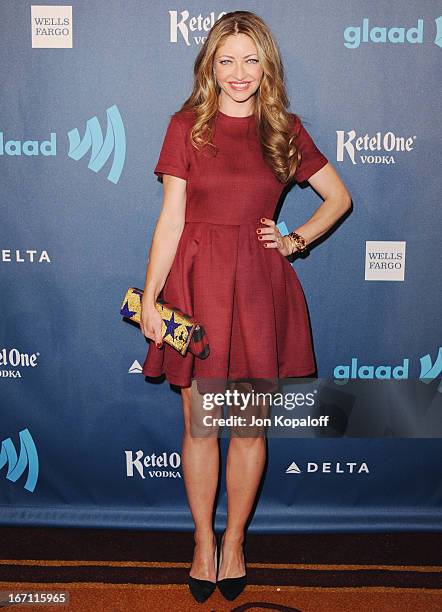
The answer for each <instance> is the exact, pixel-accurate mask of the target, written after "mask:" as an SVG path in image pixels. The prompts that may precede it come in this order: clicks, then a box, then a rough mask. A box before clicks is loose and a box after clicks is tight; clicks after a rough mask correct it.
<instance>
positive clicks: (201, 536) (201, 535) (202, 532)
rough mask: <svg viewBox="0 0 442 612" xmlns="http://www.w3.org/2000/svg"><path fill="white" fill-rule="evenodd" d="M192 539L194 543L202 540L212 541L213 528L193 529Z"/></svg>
mask: <svg viewBox="0 0 442 612" xmlns="http://www.w3.org/2000/svg"><path fill="white" fill-rule="evenodd" d="M193 539H194V541H195V543H196V544H199V543H203V542H212V541H215V540H216V537H215V533H214V531H213V529H195V531H194V533H193Z"/></svg>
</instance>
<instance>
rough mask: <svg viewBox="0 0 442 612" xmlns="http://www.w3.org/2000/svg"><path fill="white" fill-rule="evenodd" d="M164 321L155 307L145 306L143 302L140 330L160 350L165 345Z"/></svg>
mask: <svg viewBox="0 0 442 612" xmlns="http://www.w3.org/2000/svg"><path fill="white" fill-rule="evenodd" d="M162 323H163V320H162V318H161V315H160V313H159V312H158V310H157V309H156V308H155V306H153V305H150V304H149V305H147V304H146V305H144V304H143V302H141V316H140V328H141V331H142V333H143V335H144V336H146V338H150V339H151V340H153V341H154V342H155V344H156V345H157V347H158V348H161V347H162V345H163V338H162V335H161V326H162Z"/></svg>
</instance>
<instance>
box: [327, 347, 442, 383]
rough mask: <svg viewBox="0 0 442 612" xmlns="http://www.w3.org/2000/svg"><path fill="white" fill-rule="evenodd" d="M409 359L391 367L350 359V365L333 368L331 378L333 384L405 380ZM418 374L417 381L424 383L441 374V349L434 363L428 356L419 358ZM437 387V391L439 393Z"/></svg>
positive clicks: (440, 348) (407, 375) (441, 348)
mask: <svg viewBox="0 0 442 612" xmlns="http://www.w3.org/2000/svg"><path fill="white" fill-rule="evenodd" d="M409 364H410V360H409V359H404V360H403V361H402V363H401V364H399V365H396V366H391V365H379V366H374V365H365V364H364V365H359V364H358V360H357V358H356V357H352V360H351V365H338V366H336V367H335V369H334V372H333V377H334V379H335V383H338V382H339V383H341V384H345V383H347V382H348V381H349V380H350V379H369V380H371V379H378V380H390V379H396V380H405V379H408V378H409V374H408V371H409ZM420 365H421V367H420V374H419V380H420V381H422V382H425V383H430V382H431V381H433V380H435V379H436V378H437V377H438V376H439V375H441V374H442V347H439V352H438V355H437V358H436V359H435V361H434V363H433V362H432V361H431V357H430V355H428V354H427V355H424V356H423V357H420ZM441 390H442V389H441V386H439V391H441Z"/></svg>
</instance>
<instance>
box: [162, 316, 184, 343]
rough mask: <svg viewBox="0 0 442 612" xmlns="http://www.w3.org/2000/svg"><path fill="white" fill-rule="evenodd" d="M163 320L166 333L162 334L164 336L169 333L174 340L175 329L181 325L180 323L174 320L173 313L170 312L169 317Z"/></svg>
mask: <svg viewBox="0 0 442 612" xmlns="http://www.w3.org/2000/svg"><path fill="white" fill-rule="evenodd" d="M163 321H164V323H165V324H166V333H165V334H164V338H165V337H166V336H167V335H168V334H169V335H170V336H171V337H172V340H175V330H176V328H177V327H179V326H180V325H181V323H176V322H175V313H174V312H172V316H171V317H170V319H163Z"/></svg>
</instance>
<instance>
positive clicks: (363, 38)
mask: <svg viewBox="0 0 442 612" xmlns="http://www.w3.org/2000/svg"><path fill="white" fill-rule="evenodd" d="M423 41H424V20H423V19H418V20H417V26H414V27H411V28H408V29H406V28H403V27H400V28H398V27H392V28H387V27H379V26H375V27H372V28H370V23H369V18H368V17H364V18H363V19H362V28H361V27H360V26H349V27H348V28H345V30H344V45H345V46H346V47H347V49H357V48H358V47H359V45H360V44H361V42H362V43H369V42H373V43H387V42H390V43H394V44H398V43H402V44H404V43H405V42H408V43H410V44H416V43H423Z"/></svg>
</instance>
